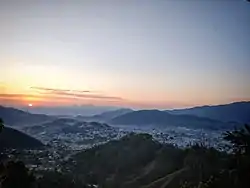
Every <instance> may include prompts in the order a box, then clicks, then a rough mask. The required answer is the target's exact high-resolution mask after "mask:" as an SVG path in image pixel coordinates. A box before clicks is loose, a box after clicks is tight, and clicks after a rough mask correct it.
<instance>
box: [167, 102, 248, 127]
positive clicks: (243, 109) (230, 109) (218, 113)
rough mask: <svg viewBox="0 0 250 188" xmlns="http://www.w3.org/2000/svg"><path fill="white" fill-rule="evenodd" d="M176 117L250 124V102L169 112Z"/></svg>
mask: <svg viewBox="0 0 250 188" xmlns="http://www.w3.org/2000/svg"><path fill="white" fill-rule="evenodd" d="M167 112H169V113H171V114H175V115H183V114H187V115H195V116H199V117H206V118H212V119H216V120H219V121H223V122H239V123H250V102H235V103H231V104H224V105H217V106H200V107H194V108H188V109H180V110H167Z"/></svg>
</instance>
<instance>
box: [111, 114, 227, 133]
mask: <svg viewBox="0 0 250 188" xmlns="http://www.w3.org/2000/svg"><path fill="white" fill-rule="evenodd" d="M110 123H112V124H117V125H154V126H159V125H160V126H183V127H191V128H207V129H221V128H230V125H229V124H226V123H222V122H220V121H217V120H213V119H209V118H203V117H197V116H192V115H173V114H170V113H168V112H165V111H159V110H139V111H134V112H130V113H127V114H124V115H121V116H118V117H116V118H114V119H112V120H111V121H110Z"/></svg>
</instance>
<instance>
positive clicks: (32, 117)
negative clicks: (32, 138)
mask: <svg viewBox="0 0 250 188" xmlns="http://www.w3.org/2000/svg"><path fill="white" fill-rule="evenodd" d="M0 118H2V119H3V120H4V123H5V124H6V125H8V126H26V125H34V124H38V123H42V122H46V121H50V120H52V119H55V117H52V116H47V115H44V114H31V113H29V112H25V111H22V110H18V109H16V108H11V107H4V106H0Z"/></svg>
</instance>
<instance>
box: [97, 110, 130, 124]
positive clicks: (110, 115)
mask: <svg viewBox="0 0 250 188" xmlns="http://www.w3.org/2000/svg"><path fill="white" fill-rule="evenodd" d="M129 112H133V110H131V109H128V108H122V109H119V110H113V111H107V112H103V113H101V114H97V115H94V116H92V118H93V119H95V120H102V121H109V120H111V119H113V118H115V117H118V116H121V115H123V114H127V113H129Z"/></svg>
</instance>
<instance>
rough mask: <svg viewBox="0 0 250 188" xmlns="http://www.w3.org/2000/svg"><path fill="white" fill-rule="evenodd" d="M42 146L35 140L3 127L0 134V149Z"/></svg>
mask: <svg viewBox="0 0 250 188" xmlns="http://www.w3.org/2000/svg"><path fill="white" fill-rule="evenodd" d="M42 146H44V145H43V144H42V143H41V142H40V141H38V140H37V139H35V138H33V137H31V136H28V135H27V134H24V133H22V132H20V131H18V130H15V129H12V128H9V127H5V128H4V129H3V131H2V132H1V134H0V148H18V149H23V148H27V149H28V148H39V147H42Z"/></svg>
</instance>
